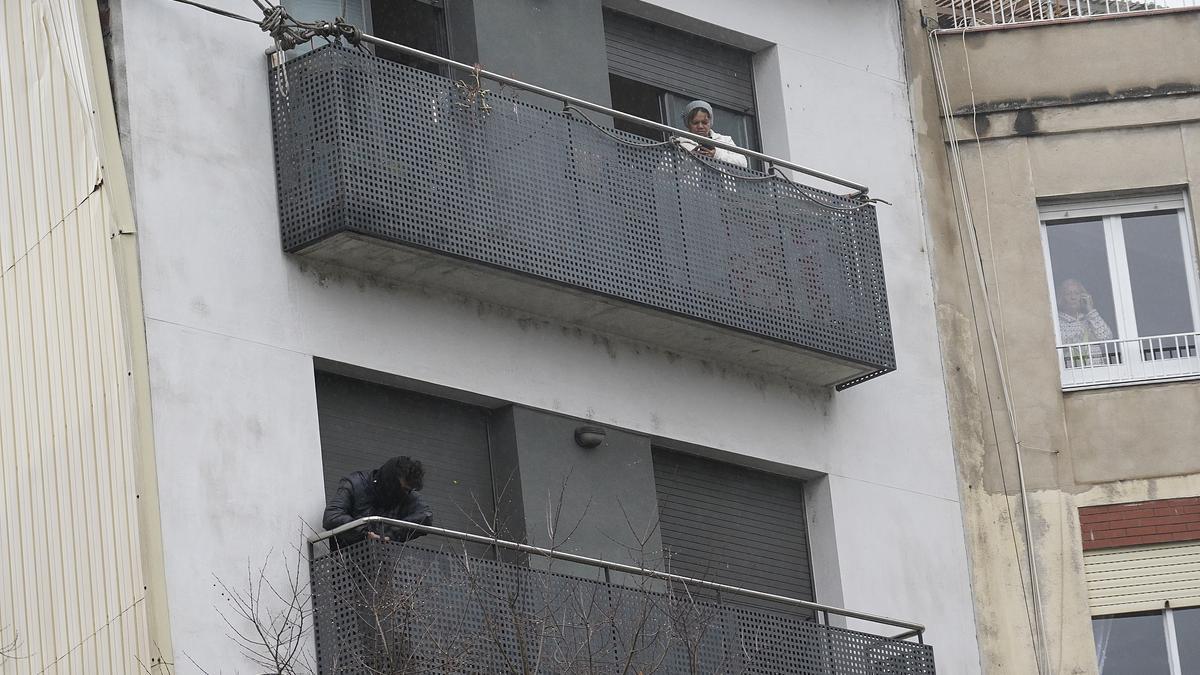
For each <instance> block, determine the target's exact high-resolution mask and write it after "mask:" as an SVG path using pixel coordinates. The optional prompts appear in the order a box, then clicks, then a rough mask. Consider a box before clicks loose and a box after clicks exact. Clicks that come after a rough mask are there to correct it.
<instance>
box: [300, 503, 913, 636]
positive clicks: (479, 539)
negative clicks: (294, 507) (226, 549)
mask: <svg viewBox="0 0 1200 675" xmlns="http://www.w3.org/2000/svg"><path fill="white" fill-rule="evenodd" d="M369 523H384V524H388V525H396V526H399V527H404V528H407V529H411V530H416V531H418V532H424V533H426V534H437V535H441V536H444V537H449V538H451V539H459V540H462V541H469V542H473V543H476V544H486V545H488V546H496V547H499V548H506V549H509V550H512V551H520V552H522V553H530V554H533V555H537V556H541V557H543V558H551V559H554V560H565V561H567V562H574V563H580V564H583V565H590V566H592V567H601V568H604V569H607V570H611V571H614V572H624V573H626V574H633V575H637V576H642V577H649V578H652V579H660V580H662V581H674V582H677V583H682V584H685V585H691V586H695V587H699V588H707V589H711V590H715V591H725V592H728V593H734V594H737V595H745V596H748V597H751V598H758V599H760V600H771V601H773V602H779V603H783V604H787V605H793V606H796V607H803V608H805V609H811V610H814V611H817V612H824V613H825V615H826V616H827V617H828V615H830V614H834V615H836V616H845V617H849V618H852V619H861V620H863V621H870V622H872V623H878V624H883V625H886V626H895V627H897V628H905V629H907V630H905V631H904V632H903V633H900V634H898V635H893V636H891V638H890V639H892V640H905V639H908V638H910V637H916V638H917V640H918V642H921V643H924V639H923V635H924V633H925V626H923V625H922V624H919V623H913V622H911V621H901V620H900V619H893V618H891V617H886V616H880V615H878V614H869V613H867V612H856V611H854V610H850V609H844V608H842V607H834V606H833V605H823V604H821V603H819V602H810V601H808V600H800V599H798V598H789V597H787V596H784V595H775V594H774V593H764V592H762V591H755V590H751V589H749V588H741V587H740V586H730V585H728V584H719V583H716V582H714V581H705V580H703V579H694V578H692V577H685V576H681V575H678V574H671V573H669V572H660V571H658V570H652V569H647V568H645V567H638V566H636V565H626V564H623V563H617V562H612V561H610V560H602V559H600V558H589V557H588V556H582V555H576V554H574V553H564V552H562V551H555V550H554V549H550V548H543V547H541V546H531V545H529V544H522V543H520V542H515V541H506V540H504V539H499V538H496V537H485V536H483V535H479V534H470V533H467V532H459V531H457V530H448V529H446V528H444V527H434V526H433V525H421V524H420V523H410V522H408V521H406V520H396V519H395V518H384V517H383V516H366V517H364V518H359V519H358V520H354V521H351V522H349V523H346V524H345V525H341V526H339V527H335V528H334V529H332V530H326V531H325V532H318V533H316V534H312V535H309V537H308V559H309V562H312V560H313V546H314V545H315V544H317V543H318V542H321V541H324V540H326V539H329V538H330V537H334V536H336V535H339V534H341V533H343V532H348V531H350V530H353V529H356V528H359V527H362V526H363V525H367V524H369Z"/></svg>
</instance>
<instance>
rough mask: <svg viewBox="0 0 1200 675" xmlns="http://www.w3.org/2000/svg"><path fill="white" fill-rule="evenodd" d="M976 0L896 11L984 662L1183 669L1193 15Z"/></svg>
mask: <svg viewBox="0 0 1200 675" xmlns="http://www.w3.org/2000/svg"><path fill="white" fill-rule="evenodd" d="M974 4H975V5H977V7H974V8H972V7H971V3H910V4H908V6H907V8H906V16H905V22H906V25H907V26H908V29H907V30H906V43H907V45H908V53H909V55H910V60H909V64H910V66H909V77H910V79H911V81H912V83H913V97H914V98H913V101H914V109H915V110H916V111H917V112H916V114H915V116H916V118H917V119H918V120H920V121H919V122H918V128H919V129H920V130H921V133H919V135H918V136H919V138H920V139H921V140H920V142H919V145H920V147H921V150H920V153H921V162H922V166H923V171H924V176H925V181H924V188H925V189H924V195H925V199H926V207H927V209H928V214H929V218H930V221H929V222H930V229H931V238H932V240H933V248H934V259H935V264H934V271H935V285H936V287H937V307H938V310H937V313H938V322H939V330H940V333H941V339H942V352H943V358H944V363H945V372H946V375H947V383H948V387H949V393H950V396H949V400H950V411H951V420H952V426H953V428H954V439H955V440H954V443H955V448H956V452H957V455H958V467H959V481H960V491H961V494H962V495H963V504H964V517H965V521H966V525H967V530H968V533H969V534H968V541H969V542H970V544H969V549H970V552H971V558H972V561H973V573H972V583H973V589H974V594H975V606H976V621H977V624H978V629H979V640H980V646H981V653H982V655H983V656H982V662H983V664H984V670H985V671H986V672H995V673H1008V672H1038V671H1039V668H1040V670H1041V672H1079V673H1088V672H1097V669H1098V670H1099V672H1105V673H1116V672H1163V673H1167V672H1172V673H1180V672H1194V671H1195V670H1196V669H1197V668H1200V662H1198V660H1197V658H1198V657H1197V653H1196V651H1195V644H1196V642H1197V640H1196V637H1197V636H1200V633H1197V630H1198V629H1197V617H1198V616H1200V610H1196V609H1194V607H1195V606H1196V605H1197V604H1200V591H1198V590H1197V585H1198V583H1200V582H1198V581H1197V580H1198V578H1200V577H1198V575H1197V573H1196V571H1195V570H1196V567H1195V560H1196V557H1195V556H1196V543H1195V542H1196V540H1197V538H1198V537H1200V534H1198V533H1197V529H1196V525H1195V522H1196V513H1197V509H1196V497H1197V496H1198V495H1200V483H1198V482H1197V481H1198V476H1197V471H1198V470H1200V465H1198V464H1197V461H1200V454H1198V453H1197V452H1196V449H1197V438H1198V434H1200V428H1198V427H1197V419H1198V418H1197V416H1196V414H1195V412H1196V410H1197V404H1198V403H1200V401H1198V400H1197V395H1198V394H1200V386H1198V385H1197V383H1196V381H1195V379H1196V377H1197V376H1198V375H1200V368H1198V367H1197V362H1196V359H1195V348H1194V346H1193V345H1194V343H1195V340H1196V331H1197V308H1198V305H1197V300H1198V298H1197V292H1196V289H1197V266H1196V227H1195V216H1194V214H1195V213H1196V206H1197V202H1196V201H1195V200H1196V196H1195V186H1196V181H1197V178H1198V174H1197V166H1200V154H1198V153H1200V136H1198V135H1197V134H1198V133H1200V126H1198V125H1197V110H1198V109H1197V104H1198V102H1200V99H1198V98H1197V87H1198V85H1200V83H1198V82H1197V80H1196V75H1197V72H1196V69H1195V67H1194V64H1195V63H1196V58H1197V56H1198V54H1197V53H1196V48H1197V45H1200V41H1198V40H1197V37H1200V12H1197V11H1196V9H1195V8H1176V9H1170V8H1162V7H1129V8H1125V7H1122V8H1120V9H1121V11H1120V12H1119V13H1114V14H1109V15H1105V14H1102V11H1103V9H1102V8H1099V7H1097V6H1096V5H1097V3H1092V5H1093V7H1092V8H1091V9H1088V8H1083V9H1078V8H1077V9H1078V11H1077V12H1073V13H1072V14H1070V15H1068V16H1066V17H1065V18H1064V17H1063V15H1062V14H1061V13H1060V15H1059V18H1057V19H1056V20H1050V17H1048V16H1047V17H1041V16H1029V15H1028V14H1025V15H1021V14H1020V13H1017V14H1012V13H1005V12H1004V11H1001V10H996V7H997V6H1000V7H1002V8H1003V7H1008V8H1009V9H1012V7H1009V5H1016V4H1019V3H994V4H992V8H991V9H992V10H993V11H996V13H995V14H994V15H993V14H989V13H987V12H985V11H984V9H983V8H981V7H978V5H981V3H974ZM1100 4H1106V3H1100ZM1112 4H1113V5H1116V4H1117V3H1112ZM952 5H953V7H952ZM1058 9H1059V10H1060V12H1062V11H1063V8H1062V7H1058ZM1126 9H1133V10H1138V9H1142V10H1145V11H1140V12H1139V11H1133V12H1126V11H1125V10H1126ZM1047 11H1049V10H1047ZM1080 13H1082V14H1083V16H1078V15H1077V14H1080ZM964 17H968V18H964ZM1031 19H1033V20H1032V21H1031ZM1042 19H1045V20H1042ZM952 26H958V27H957V28H952ZM1147 44H1153V45H1155V50H1154V57H1153V58H1151V59H1148V60H1147V59H1145V58H1139V57H1137V56H1135V55H1138V54H1144V52H1143V49H1144V48H1145V46H1146V45H1147ZM1018 443H1019V445H1018ZM1018 447H1019V450H1018ZM1018 453H1019V455H1018ZM1023 505H1027V507H1028V508H1025V506H1023ZM1027 536H1028V538H1027ZM1029 544H1032V546H1029ZM1035 644H1040V645H1041V646H1040V649H1035V648H1034V645H1035ZM1039 656H1040V659H1039Z"/></svg>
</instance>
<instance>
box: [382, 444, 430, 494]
mask: <svg viewBox="0 0 1200 675" xmlns="http://www.w3.org/2000/svg"><path fill="white" fill-rule="evenodd" d="M402 478H403V479H404V481H405V482H406V483H408V486H409V487H410V488H412V489H413V490H417V491H419V490H420V489H421V488H423V487H425V467H423V466H421V462H420V460H416V459H412V458H411V457H409V456H407V455H400V456H399V457H393V458H391V459H389V460H388V461H386V462H384V463H383V466H381V467H379V485H380V487H381V488H382V490H383V492H384V494H386V495H388V496H389V497H390V498H391V500H397V499H399V498H400V497H403V496H404V495H403V493H402V492H401V491H400V479H402Z"/></svg>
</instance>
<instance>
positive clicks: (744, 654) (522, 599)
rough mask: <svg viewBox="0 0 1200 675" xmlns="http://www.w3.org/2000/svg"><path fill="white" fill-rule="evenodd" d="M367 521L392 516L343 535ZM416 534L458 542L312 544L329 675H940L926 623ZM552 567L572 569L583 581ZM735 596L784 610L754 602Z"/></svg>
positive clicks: (499, 544)
mask: <svg viewBox="0 0 1200 675" xmlns="http://www.w3.org/2000/svg"><path fill="white" fill-rule="evenodd" d="M368 520H383V519H379V518H372V519H363V520H360V521H356V522H355V523H352V524H349V525H346V526H343V527H341V528H339V529H338V530H336V531H335V532H341V531H345V530H347V529H350V528H353V527H356V526H359V525H361V524H362V523H365V522H367V521H368ZM387 522H393V523H398V521H387ZM405 525H406V526H407V525H408V524H405ZM413 527H414V528H415V529H420V530H423V531H426V532H429V533H431V534H434V535H436V537H437V538H438V539H441V540H442V541H443V542H448V544H449V545H444V546H443V547H442V548H438V547H437V546H436V544H427V543H426V542H428V541H430V540H432V539H434V537H428V538H425V539H421V540H419V541H420V544H417V543H409V544H401V543H393V542H382V541H360V542H358V543H354V544H350V545H348V546H343V547H341V548H340V549H338V548H335V549H333V550H330V549H328V548H327V541H326V540H327V539H328V538H329V537H330V536H331V535H332V534H333V533H332V532H326V533H322V534H319V535H315V536H314V537H312V538H311V539H310V542H312V545H311V546H310V556H311V573H310V579H311V584H312V597H313V602H314V605H315V608H314V609H315V625H316V640H317V656H318V661H319V663H320V669H321V672H322V673H326V674H331V673H343V672H347V673H349V672H354V673H358V672H381V673H382V672H386V673H417V672H439V673H440V672H453V673H489V674H490V673H605V674H609V673H612V674H633V673H646V674H649V673H659V674H672V675H673V674H676V673H678V674H688V675H691V674H694V673H723V674H737V673H758V674H760V675H773V674H779V675H783V674H785V673H786V674H787V675H795V674H800V673H803V674H807V675H818V674H820V675H834V674H837V675H860V674H861V675H883V674H889V675H910V674H911V675H918V674H922V675H923V674H930V675H932V673H934V662H933V650H932V647H930V646H929V645H926V644H923V643H922V642H921V641H920V640H921V635H922V632H923V630H924V629H923V627H921V626H919V625H917V624H913V623H909V622H904V621H897V620H894V619H888V618H886V617H879V616H874V615H870V614H865V613H861V612H853V611H849V610H844V609H840V608H836V607H830V606H826V605H821V604H817V603H811V602H805V601H801V600H794V599H790V598H783V597H780V596H774V595H770V594H766V593H758V592H755V591H752V590H747V589H740V588H735V587H731V586H725V585H722V584H715V583H710V582H705V581H702V580H698V579H688V578H686V577H681V576H677V575H672V574H668V573H665V572H661V571H656V570H650V569H642V568H638V567H634V566H630V565H621V564H617V563H611V562H606V561H602V560H596V559H592V558H585V557H582V556H578V555H572V554H566V553H562V552H559V551H553V550H549V549H543V548H538V547H534V546H528V545H524V544H518V543H515V542H507V541H503V540H493V539H489V538H487V537H479V536H476V535H469V534H465V533H461V532H453V531H450V530H444V529H441V528H434V527H424V526H413ZM464 542H474V543H475V544H484V545H487V546H488V547H490V550H491V551H492V552H493V553H497V554H498V555H497V556H493V557H503V554H504V553H506V552H509V553H517V554H521V555H528V556H532V557H533V559H535V560H540V561H542V562H544V563H545V564H544V565H542V566H541V567H540V568H536V569H535V568H534V567H533V566H531V565H522V564H514V563H511V562H497V561H495V560H488V559H483V558H480V557H477V556H475V555H471V554H467V553H464V552H463V544H464ZM456 546H457V550H456ZM556 564H557V565H559V566H562V565H564V564H567V565H572V566H573V567H572V569H571V570H570V571H572V572H574V574H564V573H563V570H562V569H556V568H555V565H556ZM579 570H585V571H584V572H582V573H581V572H580V571H579ZM586 570H590V572H587V571H586ZM706 590H717V591H723V593H724V595H723V598H722V599H723V601H721V602H717V601H713V600H711V599H701V593H702V592H704V591H706ZM738 598H742V599H746V598H760V599H766V600H772V601H774V602H776V603H777V604H780V605H783V606H784V607H785V609H784V610H767V609H760V608H755V607H750V606H746V605H744V604H738V603H737V602H735V601H736V600H737V599H738ZM789 608H790V611H789ZM830 615H834V616H837V615H843V616H847V617H851V618H854V619H859V620H864V621H870V622H874V623H878V624H884V625H891V626H895V627H898V628H902V629H904V631H903V632H902V633H900V634H899V635H897V636H893V637H888V636H886V635H876V634H873V633H869V632H862V631H857V630H849V629H846V628H840V627H837V626H832V625H829V621H830V619H829V617H830ZM914 637H915V638H916V639H917V640H918V641H917V642H911V641H909V640H908V639H906V638H914Z"/></svg>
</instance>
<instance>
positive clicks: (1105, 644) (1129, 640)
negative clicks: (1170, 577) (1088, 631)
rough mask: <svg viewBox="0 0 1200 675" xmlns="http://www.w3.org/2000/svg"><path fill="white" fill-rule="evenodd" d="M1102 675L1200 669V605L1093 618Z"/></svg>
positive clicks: (1164, 674) (1178, 674)
mask: <svg viewBox="0 0 1200 675" xmlns="http://www.w3.org/2000/svg"><path fill="white" fill-rule="evenodd" d="M1092 636H1093V638H1095V640H1096V663H1097V665H1099V668H1100V675H1159V674H1161V675H1184V673H1198V672H1200V607H1189V608H1186V609H1173V608H1170V607H1168V608H1166V609H1164V610H1162V611H1159V612H1142V613H1139V614H1118V615H1112V616H1097V617H1093V618H1092Z"/></svg>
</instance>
